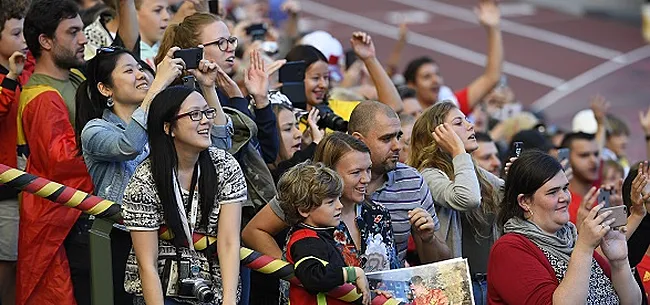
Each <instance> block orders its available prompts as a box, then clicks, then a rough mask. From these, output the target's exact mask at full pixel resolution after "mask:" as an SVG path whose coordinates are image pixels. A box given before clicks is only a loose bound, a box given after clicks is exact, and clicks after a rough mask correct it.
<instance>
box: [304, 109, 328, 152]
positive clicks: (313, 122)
mask: <svg viewBox="0 0 650 305" xmlns="http://www.w3.org/2000/svg"><path fill="white" fill-rule="evenodd" d="M318 113H319V111H318V108H316V107H313V108H311V110H310V111H309V114H308V115H307V123H308V124H309V133H310V134H311V141H312V142H314V143H316V144H318V143H320V141H321V140H322V139H323V137H324V136H325V131H324V130H322V129H320V127H318V124H317V123H318V120H320V116H319V115H318Z"/></svg>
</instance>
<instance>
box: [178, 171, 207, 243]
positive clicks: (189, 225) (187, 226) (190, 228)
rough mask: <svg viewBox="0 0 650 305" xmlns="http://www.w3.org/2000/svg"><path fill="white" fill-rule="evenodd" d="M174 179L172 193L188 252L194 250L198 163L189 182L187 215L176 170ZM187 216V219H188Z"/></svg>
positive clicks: (197, 204)
mask: <svg viewBox="0 0 650 305" xmlns="http://www.w3.org/2000/svg"><path fill="white" fill-rule="evenodd" d="M172 175H173V177H172V178H173V179H174V182H175V183H173V184H174V195H176V203H177V204H178V213H179V214H180V216H181V222H182V223H183V231H185V237H186V238H187V244H188V248H189V249H190V252H194V240H193V239H192V235H193V234H194V229H195V228H196V218H197V214H198V210H199V199H198V198H196V197H194V192H195V190H196V184H197V181H198V179H199V176H200V175H201V169H200V168H199V166H198V163H197V164H196V165H194V172H193V173H192V182H191V183H190V189H189V193H190V194H189V197H188V201H189V203H190V210H189V217H188V215H187V212H186V211H185V205H184V204H183V196H182V194H181V187H180V182H179V181H178V177H177V175H176V171H175V170H174V171H173V172H172ZM188 218H189V221H188Z"/></svg>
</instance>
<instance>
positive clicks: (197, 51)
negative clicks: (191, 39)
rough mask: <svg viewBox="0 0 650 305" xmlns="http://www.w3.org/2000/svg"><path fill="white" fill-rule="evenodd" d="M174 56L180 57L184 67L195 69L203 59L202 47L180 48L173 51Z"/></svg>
mask: <svg viewBox="0 0 650 305" xmlns="http://www.w3.org/2000/svg"><path fill="white" fill-rule="evenodd" d="M174 58H181V59H183V61H184V62H185V69H187V70H189V69H196V68H198V67H199V63H200V62H201V60H202V59H203V48H189V49H180V50H178V51H176V52H174Z"/></svg>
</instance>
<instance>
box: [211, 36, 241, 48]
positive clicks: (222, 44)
mask: <svg viewBox="0 0 650 305" xmlns="http://www.w3.org/2000/svg"><path fill="white" fill-rule="evenodd" d="M237 41H238V40H237V37H235V36H230V37H228V38H226V37H221V38H219V39H217V40H215V41H211V42H208V43H204V44H203V46H204V47H207V46H209V45H213V44H216V45H217V46H218V47H219V50H221V52H226V50H228V44H230V45H231V46H232V48H233V49H237Z"/></svg>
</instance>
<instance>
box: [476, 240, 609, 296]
mask: <svg viewBox="0 0 650 305" xmlns="http://www.w3.org/2000/svg"><path fill="white" fill-rule="evenodd" d="M594 258H595V259H596V261H597V262H598V265H600V267H601V268H602V269H603V271H604V273H605V275H606V276H607V277H610V278H611V270H610V268H609V264H608V263H607V261H606V260H605V259H604V258H603V257H602V256H600V255H599V254H598V253H596V252H595V251H594ZM487 274H488V278H487V283H488V304H527V305H533V304H552V303H553V292H555V289H556V288H557V287H558V286H559V284H560V283H559V282H558V280H557V277H556V276H555V271H554V270H553V267H551V263H549V261H548V259H547V258H546V256H545V255H544V252H542V250H540V249H539V248H538V247H537V246H536V245H535V244H534V243H533V242H532V241H530V240H529V239H528V238H526V237H524V236H523V235H519V234H514V233H508V234H506V235H504V236H502V237H501V238H499V239H498V240H497V241H496V242H495V243H494V246H492V251H490V258H489V259H488V272H487Z"/></svg>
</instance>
